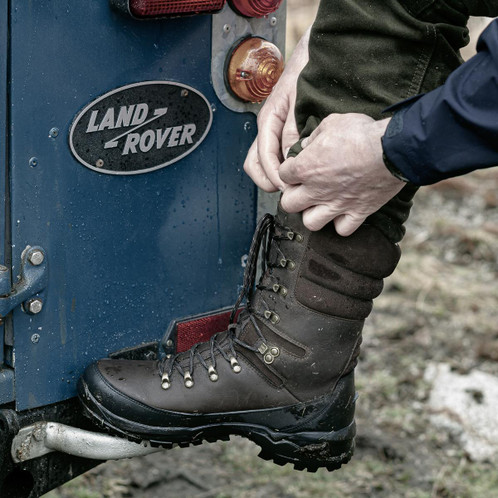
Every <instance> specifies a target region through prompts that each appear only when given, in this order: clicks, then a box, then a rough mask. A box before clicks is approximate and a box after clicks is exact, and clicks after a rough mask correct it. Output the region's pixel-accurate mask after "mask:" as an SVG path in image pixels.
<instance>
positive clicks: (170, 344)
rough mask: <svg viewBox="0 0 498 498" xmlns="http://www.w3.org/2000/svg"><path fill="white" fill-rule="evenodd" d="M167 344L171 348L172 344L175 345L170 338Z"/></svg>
mask: <svg viewBox="0 0 498 498" xmlns="http://www.w3.org/2000/svg"><path fill="white" fill-rule="evenodd" d="M166 346H168V348H170V347H171V346H173V341H172V340H171V339H168V340H167V341H166Z"/></svg>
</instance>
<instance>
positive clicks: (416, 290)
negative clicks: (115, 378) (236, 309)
mask: <svg viewBox="0 0 498 498" xmlns="http://www.w3.org/2000/svg"><path fill="white" fill-rule="evenodd" d="M317 4H318V2H317V1H316V0H288V28H287V56H288V55H289V54H290V53H292V49H293V47H294V46H295V44H296V42H297V41H298V39H299V38H300V36H301V34H302V33H303V32H304V31H305V30H306V28H307V27H308V26H309V25H310V24H311V22H312V21H313V19H314V16H315V14H316V9H317ZM488 22H489V20H486V19H472V20H471V29H472V42H471V44H470V45H469V47H468V48H466V49H465V51H464V52H463V55H464V57H466V58H467V57H469V56H471V55H472V53H473V51H474V47H475V41H476V39H477V36H478V34H479V33H480V32H481V30H482V29H483V28H484V27H485V25H486V24H487V23H488ZM402 250H403V257H402V259H401V263H400V265H399V267H398V269H397V271H396V272H395V274H394V275H393V276H392V277H391V278H390V279H388V280H387V281H386V285H385V292H384V293H383V294H382V295H381V297H379V298H378V299H377V300H376V305H375V310H374V312H373V313H372V315H371V316H370V317H369V319H368V321H367V324H366V327H365V334H364V346H363V350H362V355H361V361H360V364H359V367H358V368H357V388H358V391H359V392H360V398H359V400H358V403H357V425H358V439H357V450H356V454H355V457H354V458H353V460H352V461H351V463H349V464H348V465H346V466H344V467H343V468H342V469H341V470H339V471H336V472H333V473H329V472H327V471H323V470H321V471H318V472H317V473H315V474H309V473H302V472H297V471H294V470H293V469H292V468H290V467H289V466H285V467H278V466H276V465H274V464H272V463H268V462H265V461H263V460H261V459H259V458H257V454H258V452H259V451H258V448H257V447H256V446H255V445H254V444H252V443H251V442H249V441H246V440H243V439H241V438H236V437H233V438H232V441H231V442H230V443H222V442H220V443H215V444H204V445H202V446H200V447H195V448H187V449H180V448H176V449H174V450H170V451H165V452H163V453H158V454H153V455H148V456H146V457H144V458H136V459H132V460H124V461H118V462H107V463H104V464H102V465H100V466H99V467H97V468H95V469H94V470H92V471H90V472H88V473H87V474H85V475H83V476H80V477H78V478H77V479H75V480H73V481H72V482H70V483H68V484H66V485H65V486H62V487H61V488H59V489H57V490H54V491H52V492H50V493H49V494H47V495H46V497H48V498H63V497H64V498H102V497H106V498H124V497H147V498H155V497H196V498H228V497H238V498H259V497H269V496H271V497H275V498H291V497H312V496H313V497H317V496H318V497H331V498H333V497H338V498H339V497H393V498H395V497H396V498H399V497H407V498H419V497H420V498H421V497H462V498H464V497H468V498H479V497H493V496H498V473H497V472H496V463H497V462H498V452H497V450H498V429H497V428H496V427H497V425H498V424H497V423H496V422H497V417H498V415H497V414H498V406H497V405H498V285H497V276H498V169H497V168H494V169H488V170H485V171H481V172H478V173H473V174H471V175H467V176H465V177H461V178H456V179H453V180H449V181H445V182H442V183H440V184H438V185H436V186H433V187H427V188H423V189H421V191H420V192H419V194H418V197H417V198H416V202H415V206H414V208H413V212H412V216H411V219H410V220H409V222H408V224H407V235H406V237H405V239H404V240H403V242H402Z"/></svg>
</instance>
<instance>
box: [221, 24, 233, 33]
mask: <svg viewBox="0 0 498 498" xmlns="http://www.w3.org/2000/svg"><path fill="white" fill-rule="evenodd" d="M231 29H232V27H231V26H230V24H225V25H224V26H223V32H224V33H230V30H231Z"/></svg>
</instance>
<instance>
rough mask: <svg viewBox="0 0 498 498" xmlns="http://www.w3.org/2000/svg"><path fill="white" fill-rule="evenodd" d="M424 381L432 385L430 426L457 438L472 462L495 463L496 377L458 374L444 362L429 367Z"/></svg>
mask: <svg viewBox="0 0 498 498" xmlns="http://www.w3.org/2000/svg"><path fill="white" fill-rule="evenodd" d="M424 378H425V380H426V381H427V382H431V383H432V385H433V387H432V391H431V394H430V398H429V402H428V404H429V409H430V411H431V412H432V415H431V423H432V424H434V425H435V426H436V427H438V428H441V429H444V430H447V431H448V432H450V433H451V434H452V435H453V436H454V437H456V438H458V439H459V441H460V443H461V445H462V448H463V449H464V450H465V451H466V452H467V454H468V455H469V457H470V458H471V459H472V460H474V461H485V460H488V461H494V462H498V378H497V377H495V376H494V375H490V374H487V373H485V372H481V371H479V370H473V371H472V372H471V373H469V374H468V375H460V374H458V373H455V372H452V371H451V369H450V366H449V365H448V364H446V363H439V364H430V365H429V366H428V367H427V369H426V371H425V375H424Z"/></svg>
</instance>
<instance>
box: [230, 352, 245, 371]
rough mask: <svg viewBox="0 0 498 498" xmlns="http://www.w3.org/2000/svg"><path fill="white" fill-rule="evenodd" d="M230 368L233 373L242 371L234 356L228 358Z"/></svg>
mask: <svg viewBox="0 0 498 498" xmlns="http://www.w3.org/2000/svg"><path fill="white" fill-rule="evenodd" d="M230 366H231V367H232V370H233V371H234V372H235V373H239V372H240V371H241V370H242V367H241V366H240V363H239V362H238V361H237V359H236V358H235V357H234V356H231V357H230Z"/></svg>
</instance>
